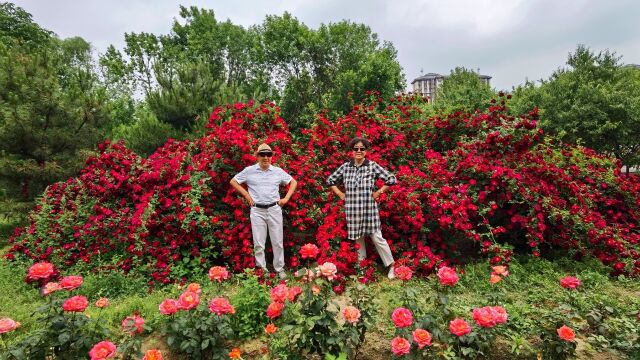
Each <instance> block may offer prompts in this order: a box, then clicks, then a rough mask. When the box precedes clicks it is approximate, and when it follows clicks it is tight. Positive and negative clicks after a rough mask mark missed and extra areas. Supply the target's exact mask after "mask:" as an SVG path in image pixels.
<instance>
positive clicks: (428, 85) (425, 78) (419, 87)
mask: <svg viewBox="0 0 640 360" xmlns="http://www.w3.org/2000/svg"><path fill="white" fill-rule="evenodd" d="M445 78H447V76H445V75H440V74H436V73H428V74H425V75H422V76H420V77H418V78H415V79H414V80H413V81H412V82H411V85H412V86H413V92H414V93H416V94H420V95H422V96H426V97H428V98H429V102H433V101H435V99H436V90H437V89H438V87H439V86H440V85H442V82H443V81H444V79H445ZM478 78H479V79H480V81H482V82H483V83H485V84H487V85H489V86H491V84H490V81H491V76H489V75H480V74H478Z"/></svg>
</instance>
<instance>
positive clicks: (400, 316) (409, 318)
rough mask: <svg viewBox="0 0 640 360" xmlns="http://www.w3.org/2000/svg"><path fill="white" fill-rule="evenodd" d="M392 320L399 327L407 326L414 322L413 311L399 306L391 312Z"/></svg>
mask: <svg viewBox="0 0 640 360" xmlns="http://www.w3.org/2000/svg"><path fill="white" fill-rule="evenodd" d="M391 320H393V323H394V324H395V325H396V326H397V327H399V328H405V327H408V326H411V325H412V324H413V315H412V314H411V311H409V310H408V309H405V308H402V307H400V308H397V309H395V310H393V313H391Z"/></svg>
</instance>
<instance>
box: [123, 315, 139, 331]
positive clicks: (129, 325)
mask: <svg viewBox="0 0 640 360" xmlns="http://www.w3.org/2000/svg"><path fill="white" fill-rule="evenodd" d="M122 330H123V331H125V332H128V333H130V334H131V335H133V334H135V333H137V334H141V333H142V331H143V330H144V319H143V318H142V317H141V316H140V315H138V314H134V315H133V316H127V317H126V318H124V319H122Z"/></svg>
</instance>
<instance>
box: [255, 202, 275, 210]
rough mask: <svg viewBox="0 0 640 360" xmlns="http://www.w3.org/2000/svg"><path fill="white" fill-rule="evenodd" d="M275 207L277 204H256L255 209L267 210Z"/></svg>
mask: <svg viewBox="0 0 640 360" xmlns="http://www.w3.org/2000/svg"><path fill="white" fill-rule="evenodd" d="M275 205H278V203H277V202H274V203H271V204H256V207H257V208H260V209H268V208H270V207H272V206H275Z"/></svg>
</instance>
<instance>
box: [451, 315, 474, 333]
mask: <svg viewBox="0 0 640 360" xmlns="http://www.w3.org/2000/svg"><path fill="white" fill-rule="evenodd" d="M449 331H450V332H451V333H452V334H453V335H455V336H462V335H466V334H468V333H470V332H471V326H469V324H467V322H466V321H464V319H460V318H458V319H453V320H451V321H450V322H449Z"/></svg>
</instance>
